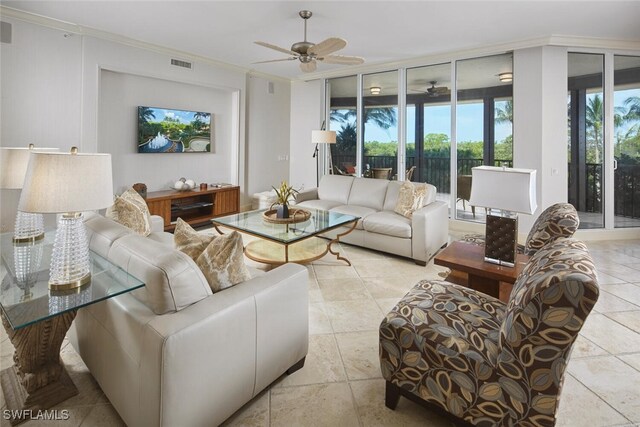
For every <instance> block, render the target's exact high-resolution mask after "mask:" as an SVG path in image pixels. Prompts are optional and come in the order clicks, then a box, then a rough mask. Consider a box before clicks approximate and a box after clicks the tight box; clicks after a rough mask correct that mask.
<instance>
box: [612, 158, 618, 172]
mask: <svg viewBox="0 0 640 427" xmlns="http://www.w3.org/2000/svg"><path fill="white" fill-rule="evenodd" d="M613 170H614V171H615V170H618V160H616V159H613Z"/></svg>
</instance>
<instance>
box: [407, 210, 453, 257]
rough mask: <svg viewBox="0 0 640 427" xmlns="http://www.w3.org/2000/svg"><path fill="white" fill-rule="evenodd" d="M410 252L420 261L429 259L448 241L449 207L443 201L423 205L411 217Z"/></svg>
mask: <svg viewBox="0 0 640 427" xmlns="http://www.w3.org/2000/svg"><path fill="white" fill-rule="evenodd" d="M411 229H412V238H411V253H412V258H413V259H414V260H416V261H419V262H420V263H426V262H427V261H429V260H430V259H431V258H432V257H433V256H434V255H435V254H436V253H437V252H438V250H439V249H440V248H441V247H442V246H444V245H445V244H447V242H448V241H449V208H448V206H447V204H446V203H444V202H433V203H429V204H428V205H427V206H423V207H422V208H420V209H418V210H417V211H415V212H414V213H413V216H412V217H411Z"/></svg>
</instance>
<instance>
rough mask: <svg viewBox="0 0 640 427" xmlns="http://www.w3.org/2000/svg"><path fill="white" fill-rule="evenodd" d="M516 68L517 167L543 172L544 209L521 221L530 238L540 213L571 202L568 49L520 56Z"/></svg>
mask: <svg viewBox="0 0 640 427" xmlns="http://www.w3.org/2000/svg"><path fill="white" fill-rule="evenodd" d="M513 67H514V80H513V98H514V103H513V166H514V167H515V168H528V169H536V170H537V171H538V174H537V201H538V209H537V210H536V212H535V213H534V215H520V220H519V229H520V232H521V233H526V232H527V231H528V230H529V229H530V228H531V226H532V225H533V222H534V220H535V218H537V217H538V215H539V214H540V212H542V211H543V210H544V209H546V208H547V207H548V206H550V205H552V204H554V203H558V202H566V201H567V187H568V172H567V169H568V168H567V161H568V156H567V152H568V142H567V138H568V134H567V49H566V48H565V47H556V46H544V47H535V48H529V49H521V50H516V51H515V52H514V53H513Z"/></svg>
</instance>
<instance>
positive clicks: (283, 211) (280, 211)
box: [276, 205, 289, 218]
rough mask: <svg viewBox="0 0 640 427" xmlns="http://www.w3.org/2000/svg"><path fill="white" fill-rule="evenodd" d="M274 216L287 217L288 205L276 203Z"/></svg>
mask: <svg viewBox="0 0 640 427" xmlns="http://www.w3.org/2000/svg"><path fill="white" fill-rule="evenodd" d="M276 218H289V205H278V208H277V209H276Z"/></svg>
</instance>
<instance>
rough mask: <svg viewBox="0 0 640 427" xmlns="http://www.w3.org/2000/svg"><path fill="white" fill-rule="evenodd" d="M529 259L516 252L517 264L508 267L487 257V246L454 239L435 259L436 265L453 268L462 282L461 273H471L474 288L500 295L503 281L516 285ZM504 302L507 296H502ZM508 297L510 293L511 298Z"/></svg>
mask: <svg viewBox="0 0 640 427" xmlns="http://www.w3.org/2000/svg"><path fill="white" fill-rule="evenodd" d="M528 261H529V257H528V256H527V255H523V254H517V255H516V263H515V264H516V265H515V267H505V266H501V265H497V264H492V263H490V262H486V261H485V260H484V246H480V245H472V244H469V243H464V242H453V243H451V244H450V245H449V246H447V247H446V248H444V249H443V250H442V251H440V253H438V254H437V255H436V256H435V258H434V261H433V262H434V264H436V265H441V266H443V267H449V268H450V269H451V270H452V274H453V276H454V277H455V278H458V280H452V281H453V282H454V283H461V282H460V281H459V279H460V274H459V272H462V273H466V274H467V276H468V279H467V283H466V285H467V286H468V287H470V288H471V289H474V290H476V291H479V292H482V293H485V294H487V295H491V296H492V297H495V298H500V282H503V283H507V284H511V285H513V284H514V283H515V281H516V279H517V278H518V275H519V274H520V273H521V272H522V269H523V268H524V266H525V265H526V264H527V262H528ZM501 299H502V300H503V301H504V300H505V297H504V296H503V298H501ZM506 299H508V295H507V298H506Z"/></svg>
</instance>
